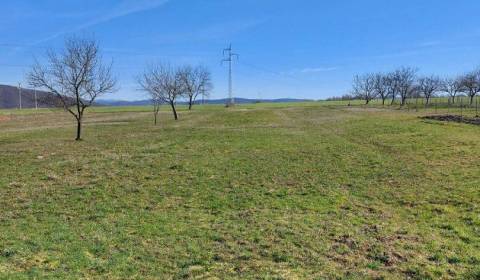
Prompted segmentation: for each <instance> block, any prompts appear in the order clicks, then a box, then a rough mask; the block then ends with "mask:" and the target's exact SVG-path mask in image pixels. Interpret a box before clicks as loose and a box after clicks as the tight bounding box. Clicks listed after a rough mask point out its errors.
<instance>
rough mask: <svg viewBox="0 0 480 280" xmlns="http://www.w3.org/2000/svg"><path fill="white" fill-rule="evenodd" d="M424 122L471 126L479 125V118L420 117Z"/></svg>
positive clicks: (456, 116) (451, 116)
mask: <svg viewBox="0 0 480 280" xmlns="http://www.w3.org/2000/svg"><path fill="white" fill-rule="evenodd" d="M422 119H424V120H436V121H442V122H457V123H467V124H473V125H480V118H478V117H477V118H471V117H462V116H458V115H438V116H426V117H422Z"/></svg>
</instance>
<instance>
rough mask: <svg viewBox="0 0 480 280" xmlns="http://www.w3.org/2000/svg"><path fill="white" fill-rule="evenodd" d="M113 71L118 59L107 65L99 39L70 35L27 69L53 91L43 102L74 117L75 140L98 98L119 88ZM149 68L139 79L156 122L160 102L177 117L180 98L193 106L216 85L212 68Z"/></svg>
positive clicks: (37, 83) (33, 80)
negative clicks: (151, 105) (75, 123)
mask: <svg viewBox="0 0 480 280" xmlns="http://www.w3.org/2000/svg"><path fill="white" fill-rule="evenodd" d="M112 69H113V62H111V63H108V64H107V63H104V61H103V58H102V55H101V51H100V47H99V44H98V42H97V41H96V40H94V39H88V38H80V37H70V38H67V39H66V40H65V46H64V49H63V50H61V51H54V50H53V49H52V50H49V51H47V53H46V56H45V61H44V62H43V63H40V62H39V61H36V62H35V64H34V66H33V67H32V69H31V70H30V71H29V72H28V73H27V81H28V83H29V85H30V86H32V87H34V88H38V89H43V90H46V91H47V92H49V93H51V94H50V95H48V97H46V98H44V99H42V100H41V102H42V103H44V104H48V105H50V106H54V107H59V108H63V109H64V110H65V111H67V112H69V113H70V114H71V115H72V116H73V117H74V118H75V120H76V122H77V133H76V138H75V140H81V136H82V123H83V116H84V113H85V110H86V109H87V108H88V107H90V106H92V105H94V102H95V100H96V99H97V98H98V97H99V96H102V95H104V94H107V93H113V92H116V91H117V90H118V87H117V80H116V78H115V77H114V75H113V70H112ZM145 69H146V70H144V72H143V74H141V75H139V76H138V77H136V80H137V83H138V85H139V86H140V89H141V90H143V91H145V92H147V94H148V95H149V96H150V98H151V100H152V104H153V114H154V123H155V124H157V118H158V113H159V110H160V105H162V104H168V105H169V107H170V108H171V110H172V113H173V116H174V119H175V120H178V113H177V109H176V104H177V101H178V100H179V99H180V98H184V99H186V100H187V102H188V109H189V110H191V109H192V106H193V104H194V103H195V100H196V98H197V97H198V96H199V95H200V94H202V95H204V96H208V95H209V93H210V91H211V89H212V87H213V85H212V80H211V73H210V71H209V70H208V69H207V68H206V67H204V66H201V65H199V66H191V65H183V66H179V67H174V66H171V65H170V64H168V63H152V64H150V65H149V66H147V67H145Z"/></svg>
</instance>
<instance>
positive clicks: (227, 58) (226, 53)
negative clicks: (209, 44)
mask: <svg viewBox="0 0 480 280" xmlns="http://www.w3.org/2000/svg"><path fill="white" fill-rule="evenodd" d="M223 57H224V58H223V60H222V63H223V62H228V98H229V99H230V105H233V104H235V98H234V97H233V85H232V62H233V58H236V59H238V54H236V53H233V52H232V44H230V46H228V48H226V49H224V50H223Z"/></svg>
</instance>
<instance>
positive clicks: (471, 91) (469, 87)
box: [460, 70, 480, 105]
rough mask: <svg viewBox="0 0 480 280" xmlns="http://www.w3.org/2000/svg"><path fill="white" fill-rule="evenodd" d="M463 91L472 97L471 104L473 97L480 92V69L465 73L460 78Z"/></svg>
mask: <svg viewBox="0 0 480 280" xmlns="http://www.w3.org/2000/svg"><path fill="white" fill-rule="evenodd" d="M460 81H461V82H460V83H461V87H462V91H463V92H465V93H466V94H467V95H468V96H469V97H470V105H472V104H473V98H474V97H475V96H476V95H477V94H478V93H479V92H480V70H475V71H472V72H470V73H467V74H465V75H464V76H462V77H461V78H460Z"/></svg>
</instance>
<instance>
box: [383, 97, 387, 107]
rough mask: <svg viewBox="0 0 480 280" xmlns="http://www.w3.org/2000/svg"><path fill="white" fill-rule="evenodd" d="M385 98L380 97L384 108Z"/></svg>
mask: <svg viewBox="0 0 480 280" xmlns="http://www.w3.org/2000/svg"><path fill="white" fill-rule="evenodd" d="M385 99H386V98H385V97H382V106H385Z"/></svg>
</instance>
